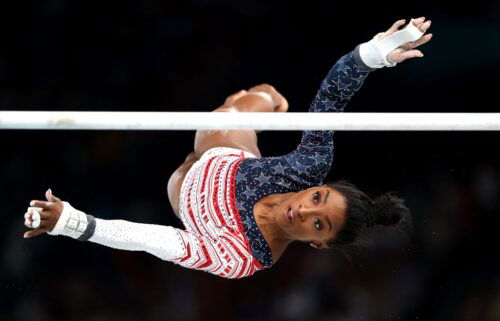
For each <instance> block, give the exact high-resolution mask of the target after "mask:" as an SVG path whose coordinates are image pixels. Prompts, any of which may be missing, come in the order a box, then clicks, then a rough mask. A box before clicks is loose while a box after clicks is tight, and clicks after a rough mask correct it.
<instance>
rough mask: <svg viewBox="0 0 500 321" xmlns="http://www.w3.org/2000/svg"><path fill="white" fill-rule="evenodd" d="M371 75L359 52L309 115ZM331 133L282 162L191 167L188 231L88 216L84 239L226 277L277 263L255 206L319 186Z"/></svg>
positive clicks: (185, 204) (339, 103)
mask: <svg viewBox="0 0 500 321" xmlns="http://www.w3.org/2000/svg"><path fill="white" fill-rule="evenodd" d="M373 70H374V69H371V68H369V67H367V66H366V65H365V64H364V63H363V61H362V60H361V58H360V56H359V46H358V47H356V49H355V50H354V51H352V52H350V53H348V54H346V55H344V56H343V57H342V58H341V59H339V60H338V61H337V63H336V64H335V65H334V66H333V67H332V68H331V70H330V71H329V72H328V74H327V76H326V78H325V79H324V80H323V82H322V83H321V87H320V89H319V91H318V93H317V94H316V97H315V98H314V100H313V102H312V103H311V106H310V109H309V111H310V112H342V111H343V110H344V108H345V106H346V104H347V103H348V101H349V100H350V98H351V97H352V96H353V95H354V94H355V93H356V92H357V91H358V90H359V89H360V88H361V86H362V84H363V82H364V80H365V79H366V77H367V76H368V74H369V73H370V72H371V71H373ZM333 135H334V133H333V131H305V132H303V135H302V140H301V142H300V144H299V145H298V147H297V149H296V150H294V151H293V152H291V153H290V154H287V155H285V156H280V157H261V158H257V157H255V156H254V155H252V154H250V153H247V152H243V151H240V150H235V149H231V148H214V149H211V150H209V151H207V152H206V153H205V154H204V155H203V156H202V157H201V159H200V160H198V161H197V162H196V163H195V164H193V166H192V168H191V169H190V170H189V172H188V173H187V175H186V178H185V179H184V182H183V184H182V188H181V199H180V214H181V218H182V222H183V224H184V226H185V230H182V229H176V228H173V227H169V226H158V225H151V224H137V223H131V222H126V221H122V220H101V219H98V218H95V219H94V218H93V217H91V216H89V217H90V220H91V221H92V220H93V222H91V224H89V228H90V229H91V231H86V232H85V234H84V235H85V237H80V238H79V239H82V240H89V241H91V242H96V243H99V244H103V245H107V246H110V247H114V248H119V249H125V250H140V251H146V252H149V253H151V254H153V255H156V256H158V257H160V258H162V259H164V260H168V261H172V262H174V263H177V264H179V265H182V266H185V267H188V268H192V269H198V270H204V271H207V272H210V273H213V274H216V275H219V276H222V277H226V278H241V277H246V276H250V275H252V274H253V273H255V272H256V271H258V270H261V269H263V268H268V267H271V266H272V264H273V262H272V257H271V251H270V248H269V246H268V244H267V243H266V241H265V240H264V238H263V236H262V234H261V232H260V230H259V228H258V226H257V224H256V222H255V218H254V215H253V207H254V205H255V203H256V202H257V201H259V200H260V199H262V198H263V197H265V196H267V195H269V194H276V193H288V192H293V191H299V190H302V189H305V188H309V187H312V186H318V185H321V184H322V182H323V179H324V178H325V177H326V175H327V174H328V172H329V170H330V166H331V164H332V160H333ZM89 228H87V229H89Z"/></svg>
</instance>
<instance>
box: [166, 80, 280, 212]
mask: <svg viewBox="0 0 500 321" xmlns="http://www.w3.org/2000/svg"><path fill="white" fill-rule="evenodd" d="M258 92H264V93H267V94H268V95H269V96H270V97H271V99H268V98H266V95H259V94H256V93H258ZM287 110H288V102H287V101H286V99H285V98H284V97H283V96H282V95H281V94H280V93H279V92H278V91H276V89H274V87H272V86H270V85H267V84H262V85H258V86H255V87H252V88H250V89H249V90H248V91H246V90H241V91H239V92H237V93H235V94H233V95H231V96H229V97H228V98H227V99H226V101H225V102H224V105H222V106H220V107H218V108H217V109H215V110H214V112H286V111H287ZM214 147H232V148H237V149H241V150H244V151H247V152H250V153H252V154H254V155H256V156H257V157H260V156H261V154H260V150H259V148H258V146H257V134H256V132H255V131H254V130H198V131H196V135H195V141H194V152H192V153H190V154H189V155H188V156H187V158H186V160H185V161H184V163H183V164H182V165H181V166H179V168H177V169H176V170H175V172H174V173H173V174H172V176H171V177H170V179H169V181H168V198H169V200H170V204H171V205H172V209H173V210H174V213H175V215H176V216H177V217H179V218H180V216H179V196H180V190H181V186H182V182H183V181H184V177H185V176H186V174H187V172H188V171H189V169H190V168H191V166H192V165H193V164H194V162H196V161H197V160H198V159H199V158H200V157H201V155H203V153H204V152H206V151H207V150H209V149H211V148H214Z"/></svg>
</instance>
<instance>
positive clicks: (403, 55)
mask: <svg viewBox="0 0 500 321" xmlns="http://www.w3.org/2000/svg"><path fill="white" fill-rule="evenodd" d="M423 56H424V54H423V53H422V52H421V51H420V50H417V49H414V50H408V51H405V52H403V53H401V54H400V58H401V61H402V62H403V61H405V60H407V59H410V58H416V57H419V58H421V57H423Z"/></svg>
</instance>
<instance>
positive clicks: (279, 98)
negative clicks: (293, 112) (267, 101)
mask: <svg viewBox="0 0 500 321" xmlns="http://www.w3.org/2000/svg"><path fill="white" fill-rule="evenodd" d="M255 91H262V92H265V93H266V94H269V95H270V96H271V98H272V99H273V103H274V112H280V113H284V112H286V111H288V101H287V100H286V98H285V97H283V95H281V94H280V93H279V92H278V91H277V90H276V88H274V87H273V86H271V85H269V84H261V85H257V86H254V87H252V88H250V89H249V90H248V92H249V93H250V92H255Z"/></svg>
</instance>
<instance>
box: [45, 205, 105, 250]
mask: <svg viewBox="0 0 500 321" xmlns="http://www.w3.org/2000/svg"><path fill="white" fill-rule="evenodd" d="M62 203H63V205H64V207H63V211H62V213H61V216H59V220H58V221H57V223H56V226H54V228H53V229H52V231H50V232H47V234H50V235H64V236H69V237H72V238H74V239H78V240H81V241H86V240H88V239H89V238H90V237H91V236H92V234H93V233H94V230H95V219H94V217H92V216H91V215H87V214H85V213H83V212H82V211H79V210H77V209H75V208H73V207H72V206H71V205H70V204H69V203H68V202H62Z"/></svg>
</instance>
